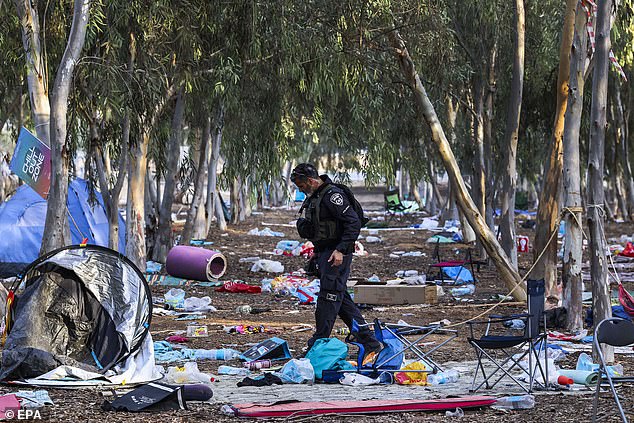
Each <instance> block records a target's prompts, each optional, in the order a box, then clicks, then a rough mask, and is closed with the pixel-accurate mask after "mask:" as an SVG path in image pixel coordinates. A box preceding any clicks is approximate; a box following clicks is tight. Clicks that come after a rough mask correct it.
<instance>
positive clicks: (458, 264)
mask: <svg viewBox="0 0 634 423" xmlns="http://www.w3.org/2000/svg"><path fill="white" fill-rule="evenodd" d="M432 258H433V259H434V260H436V263H431V264H430V265H429V266H428V268H427V274H428V275H432V274H433V273H434V270H437V273H438V276H437V280H440V283H441V284H444V283H445V280H446V279H449V280H452V281H455V280H458V279H459V278H460V277H461V276H462V278H463V279H465V278H466V276H467V273H468V272H466V271H465V272H464V273H463V271H464V270H471V276H472V277H473V282H475V281H476V277H475V272H474V266H475V269H477V270H478V271H480V265H482V264H486V262H483V261H478V260H474V259H473V256H472V254H471V248H467V249H466V250H465V253H464V257H463V259H462V260H443V259H442V258H441V257H440V239H439V240H438V241H437V242H436V246H435V247H434V253H433V255H432ZM454 267H455V268H458V269H457V272H454V273H455V275H452V277H448V276H447V275H446V273H445V272H446V271H447V269H448V268H454Z"/></svg>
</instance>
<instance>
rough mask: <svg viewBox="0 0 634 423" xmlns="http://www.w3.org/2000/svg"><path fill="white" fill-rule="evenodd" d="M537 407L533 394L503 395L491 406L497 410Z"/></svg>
mask: <svg viewBox="0 0 634 423" xmlns="http://www.w3.org/2000/svg"><path fill="white" fill-rule="evenodd" d="M533 407H535V397H534V396H532V395H516V396H512V397H502V398H498V399H497V401H495V404H493V405H492V406H491V408H494V409H496V410H529V409H531V408H533Z"/></svg>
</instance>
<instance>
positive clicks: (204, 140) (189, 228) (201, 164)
mask: <svg viewBox="0 0 634 423" xmlns="http://www.w3.org/2000/svg"><path fill="white" fill-rule="evenodd" d="M210 143H211V117H209V116H208V117H207V118H206V119H205V128H204V130H203V134H202V137H201V139H200V147H199V148H200V152H199V155H198V167H197V168H196V177H195V179H194V198H193V199H192V205H191V207H190V208H189V211H188V212H187V220H186V221H185V228H184V229H183V235H182V236H181V242H182V243H183V244H184V245H189V241H191V240H192V238H205V237H206V236H207V231H206V227H205V222H204V218H203V222H196V218H197V217H198V216H199V215H200V213H199V210H200V209H204V207H203V206H204V203H203V191H204V185H205V170H206V169H207V156H208V153H209V144H210ZM203 216H204V214H203ZM197 223H202V225H200V224H198V225H197Z"/></svg>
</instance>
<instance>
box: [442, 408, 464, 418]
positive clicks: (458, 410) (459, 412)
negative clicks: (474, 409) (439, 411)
mask: <svg viewBox="0 0 634 423" xmlns="http://www.w3.org/2000/svg"><path fill="white" fill-rule="evenodd" d="M445 417H457V418H462V417H464V411H462V408H460V407H457V408H456V411H451V410H447V411H445Z"/></svg>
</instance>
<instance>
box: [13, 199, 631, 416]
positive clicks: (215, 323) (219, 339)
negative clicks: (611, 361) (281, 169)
mask: <svg viewBox="0 0 634 423" xmlns="http://www.w3.org/2000/svg"><path fill="white" fill-rule="evenodd" d="M422 216H423V215H422V214H420V215H415V216H407V217H403V218H396V219H394V220H393V221H392V224H391V226H403V227H405V226H408V225H409V224H411V223H419V222H420V221H421V220H422ZM293 218H294V211H293V210H268V211H265V212H264V214H257V215H254V216H252V217H250V218H249V219H248V220H247V221H246V222H244V223H242V224H241V225H239V226H237V227H230V228H229V229H228V231H227V232H226V234H221V233H217V232H213V233H211V234H210V235H209V238H208V240H210V241H212V242H213V245H212V246H211V247H209V248H212V249H217V250H220V251H222V252H223V253H224V255H225V256H226V258H227V261H228V270H227V274H226V275H225V276H224V277H223V278H222V280H229V279H232V280H236V279H240V280H243V281H245V282H247V283H249V284H253V285H259V283H260V280H261V279H262V278H264V277H265V276H267V275H266V274H262V273H252V272H250V265H251V264H250V263H240V262H239V259H240V258H243V257H252V256H259V257H261V258H268V259H274V260H279V261H281V262H282V263H283V264H284V266H285V269H286V271H295V270H298V269H299V268H301V267H303V266H304V264H305V260H304V259H303V258H298V257H284V256H270V255H269V254H267V252H269V251H271V250H272V249H273V248H274V247H275V244H276V243H277V242H278V241H279V240H281V239H298V237H297V235H296V232H295V230H294V228H291V227H284V226H271V229H273V230H275V231H281V232H284V233H285V235H286V236H285V237H284V238H276V237H259V236H251V235H247V234H246V233H247V232H248V231H249V230H250V229H252V228H254V227H258V228H260V229H262V228H263V227H264V226H266V225H263V224H262V222H266V223H280V224H288V223H289V222H291V221H292V220H293ZM633 229H634V228H633V227H632V226H631V225H625V224H621V225H614V224H612V225H609V226H608V236H620V235H622V234H628V235H631V234H632V233H633ZM520 233H523V234H525V235H528V236H529V237H530V238H531V241H532V238H533V236H534V233H533V231H532V230H530V229H520ZM363 234H364V235H367V232H365V233H363ZM380 236H381V238H382V239H383V242H382V243H379V244H368V243H364V245H365V247H366V249H367V250H368V251H369V253H370V255H369V256H366V257H356V258H355V259H354V262H353V267H352V273H351V279H358V280H364V279H366V278H368V277H369V276H371V275H372V274H376V275H378V276H379V277H380V278H381V280H387V279H391V278H393V277H394V274H395V272H397V271H398V270H408V269H415V270H418V271H419V272H426V271H427V267H428V265H429V264H430V263H431V262H432V257H431V255H432V251H433V244H428V243H425V241H426V240H427V238H429V236H431V233H430V232H428V231H382V232H381V233H380ZM361 242H363V240H362V241H361ZM466 247H467V246H465V245H462V244H450V245H443V246H441V249H442V253H443V258H445V259H449V258H452V257H461V256H462V254H463V252H464V249H465V248H466ZM397 250H401V251H414V250H419V251H423V252H424V253H425V254H426V256H424V257H403V258H390V257H389V254H390V252H392V251H397ZM531 261H532V254H521V255H520V273H521V274H524V273H525V272H526V271H527V270H528V268H529V267H530V264H531ZM476 277H477V290H476V293H475V294H474V295H472V296H469V297H468V298H470V299H473V301H472V302H460V301H456V300H455V299H453V298H452V297H451V296H450V295H448V294H446V295H445V296H443V297H441V298H440V300H439V303H438V304H437V305H433V306H429V307H414V308H404V307H401V306H380V307H377V306H375V307H373V308H372V307H369V308H364V309H363V310H362V312H363V314H364V316H365V317H366V319H367V320H372V319H374V318H376V317H378V318H380V319H382V320H384V321H393V322H396V321H398V320H399V319H404V320H406V321H407V322H408V323H410V324H421V325H422V324H427V323H430V322H433V321H437V320H442V319H448V320H449V321H451V322H452V323H458V322H460V321H464V320H466V319H468V318H471V317H474V316H476V315H478V314H480V313H483V312H486V311H487V309H488V305H491V304H494V303H495V301H492V300H491V299H490V298H491V296H492V295H495V294H506V293H507V289H506V288H505V287H504V284H503V282H502V281H501V280H500V278H499V277H498V276H497V272H496V270H495V268H494V267H487V266H484V267H482V268H481V269H480V272H478V273H476ZM168 289H169V287H162V286H153V287H152V291H153V295H154V296H155V297H157V298H158V297H162V296H163V294H164V293H165V292H166V291H167V290H168ZM185 289H186V291H187V296H198V297H200V296H204V295H209V296H210V297H211V298H212V305H214V306H215V307H216V308H218V311H217V312H215V313H209V314H208V315H207V317H208V318H207V319H206V320H204V323H205V324H207V325H208V327H209V332H210V336H209V337H207V338H197V339H194V340H193V341H192V342H190V343H189V345H188V346H189V347H190V348H222V347H230V348H235V349H237V350H240V351H244V350H246V349H247V348H248V347H250V346H251V345H253V344H254V343H257V342H259V341H261V340H264V339H267V338H269V337H271V336H273V334H275V335H274V336H279V337H281V338H283V339H285V340H286V341H287V342H288V344H289V346H290V348H291V350H292V352H293V355H295V356H296V355H299V354H300V352H301V349H302V348H303V347H304V345H305V343H306V340H307V339H308V338H309V337H310V335H311V331H304V332H294V331H293V327H295V326H296V325H300V324H311V325H312V324H314V306H300V305H298V302H297V300H296V299H294V298H292V297H276V296H274V295H272V294H269V293H263V294H233V293H218V292H216V291H215V288H203V287H187V288H185ZM447 291H448V290H447ZM245 304H248V305H251V306H252V307H258V308H263V307H269V308H270V309H271V311H268V312H264V313H260V314H249V315H246V316H245V315H240V314H239V313H237V312H236V310H235V309H236V307H238V306H240V305H245ZM522 310H523V307H522V306H521V305H502V306H500V307H497V308H496V309H495V312H496V313H498V312H500V313H507V312H521V311H522ZM201 322H203V321H201ZM236 324H251V325H257V326H259V325H263V326H265V327H266V328H267V329H268V330H270V331H271V332H272V333H264V334H244V335H240V334H227V333H225V332H224V331H223V329H222V328H223V326H226V325H236ZM186 325H187V322H186V321H174V320H173V319H172V318H171V317H158V316H154V318H153V322H152V327H151V331H152V334H153V339H154V340H161V339H164V338H165V337H166V336H168V335H169V334H170V332H171V331H174V330H184V329H185V328H186ZM343 326H344V325H343V322H341V321H340V320H338V321H337V323H336V326H335V328H341V327H343ZM465 328H466V327H465V326H464V325H462V326H458V327H457V329H458V330H459V336H458V338H456V339H455V340H454V341H452V342H450V343H449V344H448V345H446V346H444V347H443V348H442V349H441V351H440V352H438V353H437V354H436V355H435V356H434V357H435V358H436V359H437V360H438V361H440V362H441V363H442V362H447V361H463V360H465V359H468V360H474V359H475V354H474V352H473V350H472V349H471V347H470V346H469V345H468V344H467V342H466V329H465ZM340 338H343V336H340ZM578 355H579V353H573V354H571V355H570V356H569V357H568V358H567V359H566V360H567V361H566V364H567V365H568V366H567V367H568V368H574V364H575V363H576V360H577V357H578ZM617 361H618V362H620V363H621V364H623V366H624V367H625V374H630V375H631V374H634V359H633V358H632V356H631V355H629V356H622V355H618V356H617ZM220 364H231V365H239V363H238V361H237V360H236V361H235V362H230V363H224V362H218V361H200V362H199V363H198V365H199V368H200V369H201V370H202V371H205V372H211V373H214V372H215V371H216V370H217V368H218V366H219V365H220ZM333 389H336V386H333ZM420 389H425V388H424V387H421V388H420ZM3 391H5V392H9V391H11V389H7V387H4V388H3ZM49 392H50V395H51V397H52V399H53V401H54V402H55V406H51V407H47V408H45V409H43V410H42V418H43V419H44V420H49V421H109V422H110V421H112V422H115V421H122V422H123V421H126V422H135V421H151V422H161V423H163V422H185V421H205V420H207V421H230V420H236V419H235V418H230V417H226V416H223V415H222V414H220V412H219V408H220V406H219V404H212V405H210V404H193V405H191V406H190V407H189V408H190V409H189V410H186V411H176V412H162V413H144V414H132V413H115V412H104V411H101V409H100V405H101V403H102V402H103V397H102V395H101V394H100V393H99V392H98V391H95V390H77V391H63V390H50V391H49ZM621 392H622V394H623V395H624V397H625V398H626V399H625V401H626V403H627V405H628V406H629V408H630V409H631V408H632V406H633V405H634V401H633V400H634V394H633V393H632V392H634V391H631V390H629V391H628V390H624V391H621ZM464 394H465V395H469V394H468V392H465V393H464ZM479 394H480V392H479ZM482 394H484V395H486V391H485V392H482ZM257 400H258V398H253V401H254V402H257ZM591 413H592V402H591V397H590V396H587V395H586V396H579V395H575V396H570V395H565V394H564V393H561V394H555V395H548V396H543V395H540V396H537V404H536V406H535V408H534V409H531V410H522V411H513V412H502V411H496V410H493V409H489V408H486V409H478V410H465V416H464V417H463V418H461V419H460V420H461V421H464V422H481V421H490V422H508V421H510V420H512V421H515V422H518V423H519V422H535V421H589V420H590V416H591ZM304 419H306V418H303V419H301V420H304ZM310 419H311V420H314V421H323V422H326V421H328V422H333V421H337V422H339V421H357V422H370V421H384V422H393V421H398V422H426V421H445V420H450V419H449V418H447V417H445V415H444V412H442V413H439V412H429V413H405V414H384V415H377V416H327V417H311V418H310ZM614 421H616V420H614Z"/></svg>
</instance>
